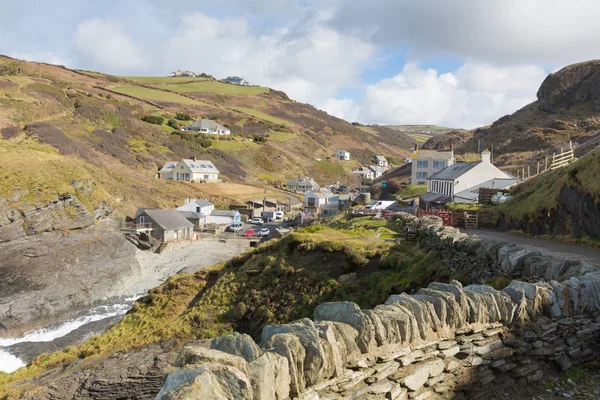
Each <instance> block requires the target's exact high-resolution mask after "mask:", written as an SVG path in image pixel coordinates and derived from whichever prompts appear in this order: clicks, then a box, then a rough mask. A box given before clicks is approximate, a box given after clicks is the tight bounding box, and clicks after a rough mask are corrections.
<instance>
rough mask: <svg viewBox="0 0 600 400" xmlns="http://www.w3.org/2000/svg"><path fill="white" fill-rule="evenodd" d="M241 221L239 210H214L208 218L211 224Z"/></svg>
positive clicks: (229, 223) (228, 223)
mask: <svg viewBox="0 0 600 400" xmlns="http://www.w3.org/2000/svg"><path fill="white" fill-rule="evenodd" d="M240 221H241V214H240V212H239V211H237V210H213V211H212V212H211V213H210V215H209V216H208V218H207V222H208V223H209V224H216V225H231V224H237V223H240Z"/></svg>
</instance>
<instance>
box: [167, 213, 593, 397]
mask: <svg viewBox="0 0 600 400" xmlns="http://www.w3.org/2000/svg"><path fill="white" fill-rule="evenodd" d="M434 225H435V224H434ZM438 228H439V227H437V228H436V227H435V226H429V227H427V228H423V232H425V229H428V230H430V231H432V232H433V231H437V229H438ZM439 237H440V240H445V239H444V238H443V236H439ZM448 240H449V241H450V239H448ZM472 240H474V239H473V238H469V239H466V240H465V241H464V242H465V244H464V246H467V244H466V243H468V242H469V241H472ZM467 247H468V246H467ZM474 247H476V246H475V245H473V248H474ZM481 247H482V245H481V244H480V246H477V248H481ZM481 251H483V250H481ZM476 253H477V252H476ZM501 254H502V255H503V256H502V257H499V259H498V260H497V261H496V262H498V263H499V264H500V265H503V261H505V260H506V259H507V258H503V257H504V252H502V253H501ZM509 254H510V253H509ZM506 257H508V258H510V256H506ZM518 258H519V257H513V258H512V259H511V260H514V259H518ZM520 258H522V257H520ZM511 263H512V264H516V265H517V266H518V265H519V263H518V262H516V263H515V262H512V261H511ZM512 264H511V265H512ZM531 265H533V264H531ZM531 265H530V267H528V268H533V267H532V266H531ZM543 265H546V264H543ZM550 270H551V268H545V269H544V271H545V273H548V274H550V273H551V272H550ZM536 274H537V272H536ZM598 310H600V273H596V272H592V273H587V274H585V275H582V276H580V277H571V278H569V279H567V280H565V281H563V282H562V283H559V282H557V281H555V280H550V281H549V283H544V282H542V283H527V282H522V281H513V282H511V284H510V285H509V286H508V287H506V288H505V289H504V290H501V291H498V290H495V289H493V288H491V287H489V286H485V285H470V286H467V287H464V288H463V287H462V285H461V284H460V283H459V282H457V281H452V282H451V283H431V284H430V285H429V286H428V287H427V288H423V289H420V290H419V291H418V292H417V293H416V294H414V295H407V294H405V293H402V294H398V295H393V296H391V297H390V298H389V299H388V300H387V301H386V303H385V304H382V305H379V306H377V307H375V308H374V309H373V310H361V309H360V308H359V307H358V306H357V305H356V304H354V303H348V302H342V303H324V304H321V305H319V306H318V307H317V308H316V309H315V312H314V319H313V320H310V319H306V318H305V319H301V320H298V321H294V322H292V323H289V324H285V325H267V326H266V327H265V328H264V329H263V332H262V338H261V343H260V346H259V345H258V344H256V343H255V342H254V341H253V340H252V339H251V338H250V337H249V336H247V335H242V334H238V333H235V334H233V335H229V336H225V337H222V338H217V339H213V340H212V341H211V342H210V346H205V345H204V346H203V345H202V344H190V345H188V346H187V347H186V348H185V349H184V351H183V352H182V353H181V354H180V356H179V358H178V361H177V363H176V366H177V367H178V369H177V370H175V371H173V372H172V373H171V374H169V376H168V377H167V379H166V381H165V384H164V386H163V388H162V390H161V392H160V393H159V394H158V396H157V399H175V398H177V399H192V398H194V399H195V398H227V399H261V400H262V399H287V398H299V399H311V400H312V399H450V398H452V399H459V398H461V397H466V396H467V395H468V396H469V397H470V396H471V395H473V396H475V394H476V393H478V392H479V391H485V390H486V387H489V385H490V384H492V383H499V384H501V383H503V382H506V381H512V380H516V381H523V382H525V383H527V382H533V381H536V380H539V379H541V378H542V377H543V376H544V371H545V369H547V368H558V369H561V370H566V369H568V368H570V367H571V366H573V365H575V364H578V363H582V362H585V361H588V360H591V359H593V358H595V357H597V356H598V354H599V351H600V343H599V339H600V317H598ZM208 347H210V348H208Z"/></svg>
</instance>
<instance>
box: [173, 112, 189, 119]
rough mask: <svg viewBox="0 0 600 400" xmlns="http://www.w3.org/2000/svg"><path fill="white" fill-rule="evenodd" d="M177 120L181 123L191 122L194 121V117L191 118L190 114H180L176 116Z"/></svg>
mask: <svg viewBox="0 0 600 400" xmlns="http://www.w3.org/2000/svg"><path fill="white" fill-rule="evenodd" d="M175 119H178V120H180V121H189V120H191V119H192V117H190V115H189V114H186V113H180V112H178V113H177V114H175Z"/></svg>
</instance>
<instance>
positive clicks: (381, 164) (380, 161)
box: [371, 156, 390, 169]
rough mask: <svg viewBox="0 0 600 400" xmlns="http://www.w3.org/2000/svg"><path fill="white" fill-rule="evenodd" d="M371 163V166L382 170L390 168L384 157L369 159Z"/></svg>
mask: <svg viewBox="0 0 600 400" xmlns="http://www.w3.org/2000/svg"><path fill="white" fill-rule="evenodd" d="M371 162H372V163H373V165H376V166H378V167H381V168H383V169H388V168H389V167H390V164H389V163H388V160H387V159H386V158H385V157H384V156H374V157H373V158H372V159H371Z"/></svg>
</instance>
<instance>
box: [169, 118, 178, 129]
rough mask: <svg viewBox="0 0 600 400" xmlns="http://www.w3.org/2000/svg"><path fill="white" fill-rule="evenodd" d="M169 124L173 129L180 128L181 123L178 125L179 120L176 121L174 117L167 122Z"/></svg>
mask: <svg viewBox="0 0 600 400" xmlns="http://www.w3.org/2000/svg"><path fill="white" fill-rule="evenodd" d="M167 125H169V126H170V127H171V128H173V129H179V125H177V121H175V120H174V119H170V120H169V121H168V122H167Z"/></svg>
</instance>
